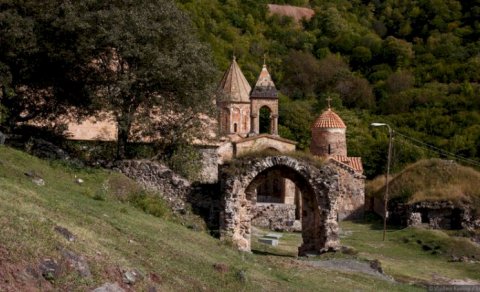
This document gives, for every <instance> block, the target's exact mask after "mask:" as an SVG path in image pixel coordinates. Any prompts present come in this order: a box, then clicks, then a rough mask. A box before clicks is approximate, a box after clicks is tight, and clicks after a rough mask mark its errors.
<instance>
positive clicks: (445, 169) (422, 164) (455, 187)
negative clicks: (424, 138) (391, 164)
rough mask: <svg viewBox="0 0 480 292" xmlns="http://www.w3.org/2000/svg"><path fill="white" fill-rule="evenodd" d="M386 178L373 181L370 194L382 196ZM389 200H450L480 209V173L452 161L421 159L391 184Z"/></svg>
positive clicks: (410, 201)
mask: <svg viewBox="0 0 480 292" xmlns="http://www.w3.org/2000/svg"><path fill="white" fill-rule="evenodd" d="M384 184H385V178H384V177H378V178H377V179H375V180H374V181H372V182H371V183H370V184H369V186H368V188H367V192H368V193H369V194H370V195H372V196H377V197H379V198H380V197H383V194H384V193H385V188H384ZM389 193H390V198H391V199H400V200H402V201H405V202H409V203H415V202H418V201H425V200H427V201H436V200H450V201H453V202H455V203H458V204H461V203H468V204H472V206H474V207H475V208H476V209H480V172H478V171H476V170H474V169H472V168H469V167H465V166H462V165H459V164H457V163H455V162H453V161H450V160H441V159H429V160H421V161H419V162H417V163H414V164H412V165H410V166H408V167H406V168H405V169H404V170H403V171H401V172H400V173H398V174H397V175H395V176H394V177H393V178H392V179H391V182H390V191H389Z"/></svg>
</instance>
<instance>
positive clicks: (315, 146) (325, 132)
mask: <svg viewBox="0 0 480 292" xmlns="http://www.w3.org/2000/svg"><path fill="white" fill-rule="evenodd" d="M345 131H346V129H344V128H313V129H312V143H310V152H311V153H312V154H313V155H317V156H328V155H340V156H347V141H346V136H345Z"/></svg>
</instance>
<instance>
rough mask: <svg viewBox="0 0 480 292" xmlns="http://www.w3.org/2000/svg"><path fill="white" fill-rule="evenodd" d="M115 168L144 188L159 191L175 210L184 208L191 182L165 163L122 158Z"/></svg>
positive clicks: (180, 210) (190, 189)
mask: <svg viewBox="0 0 480 292" xmlns="http://www.w3.org/2000/svg"><path fill="white" fill-rule="evenodd" d="M115 168H117V169H118V170H119V171H120V172H122V173H123V174H125V175H126V176H128V177H130V178H131V179H133V180H135V181H136V182H137V183H139V184H140V185H142V186H143V187H144V188H146V189H148V190H152V191H156V192H159V193H160V195H161V196H162V197H163V198H164V199H165V200H166V201H167V203H168V204H169V205H170V207H171V208H172V209H173V210H174V211H175V212H183V211H184V210H185V208H186V206H185V203H186V202H187V201H188V199H189V196H190V193H191V192H192V186H191V183H190V182H189V181H188V180H186V179H185V178H183V177H181V176H179V175H177V174H176V173H174V172H173V171H172V170H171V169H169V168H168V167H166V166H165V165H163V164H161V163H159V162H155V161H149V160H123V161H119V162H117V163H116V165H115Z"/></svg>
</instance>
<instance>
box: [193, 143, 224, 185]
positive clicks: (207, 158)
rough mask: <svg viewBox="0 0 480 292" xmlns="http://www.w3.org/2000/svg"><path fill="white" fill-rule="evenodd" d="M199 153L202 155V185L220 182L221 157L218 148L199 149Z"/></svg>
mask: <svg viewBox="0 0 480 292" xmlns="http://www.w3.org/2000/svg"><path fill="white" fill-rule="evenodd" d="M198 152H200V155H201V159H202V160H201V163H202V172H201V174H200V179H199V181H200V182H201V183H217V182H218V164H219V162H220V161H219V160H220V155H219V154H218V148H217V147H207V146H205V147H199V148H198Z"/></svg>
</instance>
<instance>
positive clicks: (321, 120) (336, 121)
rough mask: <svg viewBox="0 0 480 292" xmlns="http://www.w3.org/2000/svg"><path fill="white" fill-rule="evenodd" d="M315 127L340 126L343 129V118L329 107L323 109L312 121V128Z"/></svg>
mask: <svg viewBox="0 0 480 292" xmlns="http://www.w3.org/2000/svg"><path fill="white" fill-rule="evenodd" d="M315 128H340V129H345V128H347V127H346V126H345V123H344V122H343V120H342V119H341V118H340V117H339V116H338V115H337V114H336V113H335V112H333V111H332V110H331V109H330V108H329V109H327V110H326V111H324V112H323V113H322V114H321V115H320V116H319V117H318V118H317V119H316V120H315V122H314V123H313V125H312V129H315Z"/></svg>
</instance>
